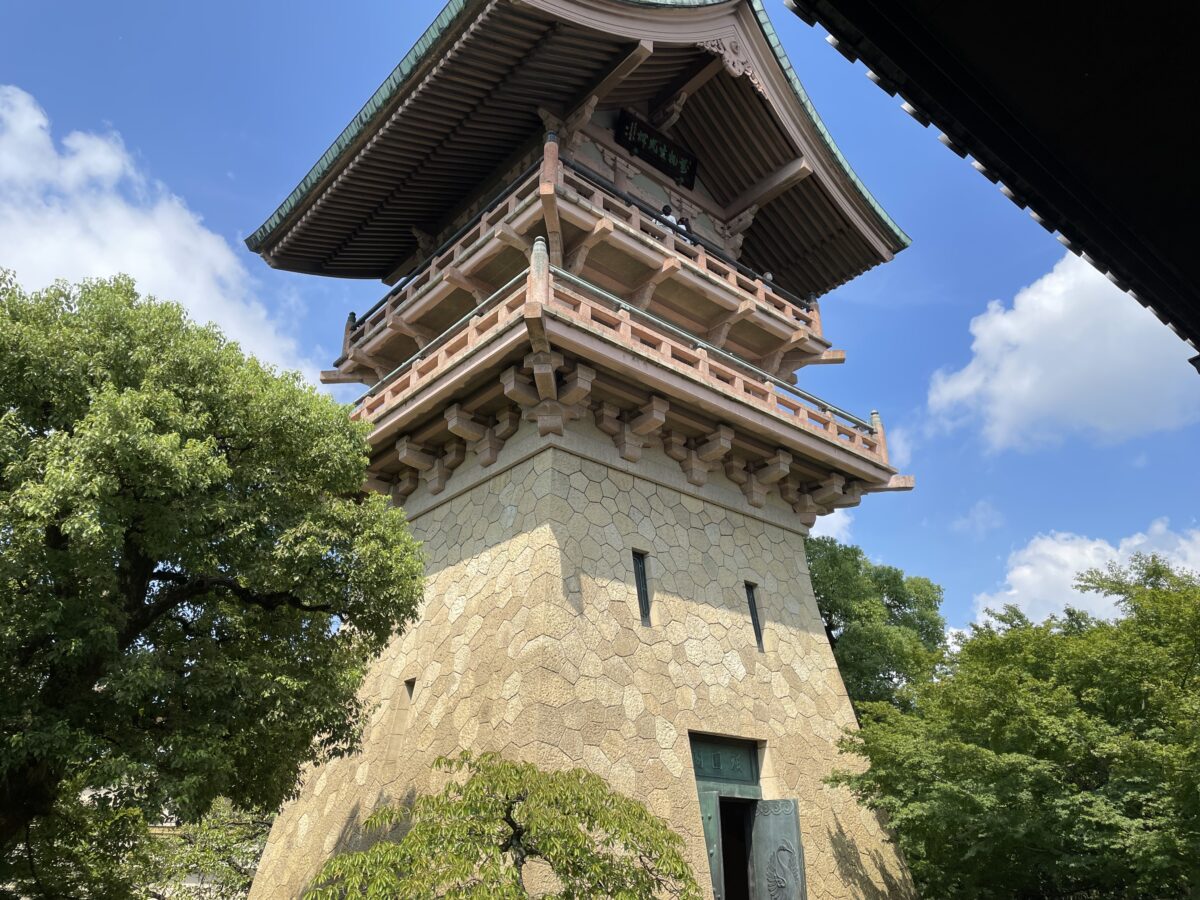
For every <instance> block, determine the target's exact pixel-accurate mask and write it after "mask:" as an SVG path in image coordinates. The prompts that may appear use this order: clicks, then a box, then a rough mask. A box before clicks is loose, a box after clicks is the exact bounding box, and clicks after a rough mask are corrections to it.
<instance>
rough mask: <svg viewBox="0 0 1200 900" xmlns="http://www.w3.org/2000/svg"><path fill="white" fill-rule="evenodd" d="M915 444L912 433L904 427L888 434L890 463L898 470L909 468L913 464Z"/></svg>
mask: <svg viewBox="0 0 1200 900" xmlns="http://www.w3.org/2000/svg"><path fill="white" fill-rule="evenodd" d="M914 443H915V441H914V440H913V435H912V432H911V431H909V430H908V429H907V428H905V427H904V426H903V425H901V426H898V427H896V428H893V429H892V430H891V431H889V432H887V451H888V462H889V463H891V464H892V465H893V466H895V467H896V468H897V469H904V468H907V467H908V464H909V463H910V462H912V456H913V445H914Z"/></svg>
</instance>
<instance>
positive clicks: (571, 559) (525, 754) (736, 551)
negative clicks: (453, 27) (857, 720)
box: [251, 429, 912, 900]
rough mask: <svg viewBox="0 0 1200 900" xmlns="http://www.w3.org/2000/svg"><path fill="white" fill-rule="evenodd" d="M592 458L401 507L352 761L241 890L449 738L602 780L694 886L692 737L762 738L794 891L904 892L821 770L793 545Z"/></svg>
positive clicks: (826, 740) (370, 801) (268, 893)
mask: <svg viewBox="0 0 1200 900" xmlns="http://www.w3.org/2000/svg"><path fill="white" fill-rule="evenodd" d="M523 430H524V429H523ZM597 443H599V442H597ZM604 458H606V457H605V454H602V453H601V452H600V451H599V450H597V453H596V456H595V458H593V459H588V458H585V457H584V456H582V455H581V454H579V453H577V452H573V451H572V450H569V449H565V448H563V447H560V446H553V445H542V446H540V447H539V448H537V449H535V450H534V451H532V452H531V453H529V454H528V455H526V456H525V457H524V458H523V459H519V460H517V461H515V462H510V463H509V464H508V465H507V466H505V467H502V466H499V465H498V466H496V467H495V468H496V470H497V471H495V472H492V471H489V472H488V473H487V476H488V477H486V478H483V479H482V480H479V481H477V482H476V483H475V484H474V485H473V486H470V487H469V489H466V490H465V491H463V492H461V493H459V494H458V495H457V496H449V495H448V496H447V498H446V499H445V500H442V499H441V498H437V500H438V502H436V503H429V504H427V505H426V506H425V508H424V510H417V511H416V512H415V513H414V518H413V522H412V525H413V529H414V532H415V533H416V535H417V537H418V538H420V539H421V540H422V541H424V547H425V552H426V555H427V561H428V565H427V571H428V587H427V591H426V598H425V606H424V610H423V614H422V617H421V619H420V621H419V623H418V624H416V625H415V626H414V627H412V628H411V629H410V630H409V631H408V632H407V633H406V634H405V635H403V636H402V637H400V638H399V639H397V640H396V641H395V642H394V643H393V644H392V646H391V647H390V648H389V649H388V651H387V652H386V653H385V654H384V656H383V657H382V658H381V659H380V660H379V661H378V662H377V663H376V665H375V666H374V668H373V670H372V671H371V673H370V675H369V677H368V679H367V681H366V683H365V685H364V692H365V696H366V697H367V698H368V699H369V700H370V701H372V702H373V703H375V704H377V705H376V707H375V710H374V712H373V714H372V715H371V717H370V719H369V722H368V723H367V727H366V730H365V734H364V740H363V750H362V752H361V753H360V754H358V755H356V756H354V757H351V758H346V759H342V760H338V761H335V762H334V763H332V764H330V765H328V766H325V767H322V768H318V769H315V770H313V771H310V772H308V773H307V774H306V777H305V780H304V783H303V786H302V789H301V791H300V794H299V796H298V798H297V799H296V800H294V801H293V802H291V803H290V804H289V805H288V806H287V807H286V808H285V809H284V811H283V812H282V814H281V815H280V817H279V819H278V820H277V821H276V823H275V826H274V828H273V829H272V832H271V836H270V840H269V842H268V845H267V849H266V851H265V853H264V856H263V860H262V864H261V867H260V870H259V874H258V877H257V880H256V881H255V885H254V890H253V892H252V894H251V896H252V898H255V900H263V898H284V897H297V896H299V895H300V893H301V892H302V890H303V888H304V885H305V884H306V883H307V881H308V880H309V879H310V878H311V877H312V875H313V874H314V873H315V871H316V869H317V868H318V867H319V865H320V864H321V863H322V862H323V861H324V860H325V859H326V858H327V857H328V856H329V855H330V854H331V853H333V852H334V851H335V850H337V849H342V848H347V847H351V846H354V844H355V840H356V838H355V833H356V830H357V828H358V825H359V823H360V822H361V821H362V820H363V819H364V818H366V816H367V815H369V814H370V812H371V811H372V810H373V809H374V808H375V807H376V805H377V804H379V803H382V802H387V801H393V800H404V799H406V798H411V797H412V796H414V795H415V794H416V793H421V792H427V791H431V790H436V789H437V788H439V787H440V784H441V781H440V776H438V775H436V774H435V773H432V772H431V770H430V765H431V763H432V762H433V760H434V758H435V757H437V756H438V755H441V754H453V753H455V752H457V751H458V750H460V749H462V748H471V749H474V750H478V751H483V750H495V751H499V752H501V753H503V754H505V755H507V756H510V757H514V758H520V759H525V760H529V761H531V762H534V763H536V764H538V765H541V766H544V767H571V766H583V767H585V768H587V769H590V770H591V771H593V772H596V773H598V774H600V775H602V776H603V777H604V778H606V779H607V780H608V781H609V782H610V783H611V784H612V785H613V786H614V787H615V788H616V789H617V790H620V791H622V792H624V793H626V794H629V795H631V796H635V797H638V798H640V799H642V800H643V801H645V802H646V803H647V804H648V805H649V807H650V808H651V809H652V810H653V811H654V812H655V813H657V814H659V815H661V816H663V817H664V818H666V819H667V820H668V822H670V824H671V825H672V827H674V828H675V829H676V831H678V832H679V833H680V834H681V835H682V836H683V837H684V839H685V840H686V842H687V848H688V856H689V859H690V861H691V863H692V865H693V867H694V869H695V872H696V876H697V879H698V880H699V881H700V882H701V884H703V885H704V886H705V887H706V889H707V885H708V878H709V876H708V863H707V854H706V852H705V847H704V840H703V834H702V830H701V822H700V811H699V805H698V801H697V795H696V785H695V780H694V776H693V771H692V762H691V755H690V752H689V743H688V732H689V731H697V732H707V733H713V734H722V735H729V736H734V737H739V738H745V739H751V740H757V741H760V742H762V743H763V744H765V748H766V749H765V754H763V756H762V769H763V771H762V786H763V793H764V796H765V797H766V798H782V797H789V798H796V799H798V800H799V803H800V809H801V828H802V832H803V840H804V850H805V860H806V866H807V878H808V890H809V896H810V897H811V898H814V900H824V898H843V897H869V898H882V897H906V896H911V895H912V888H911V884H910V880H909V877H908V875H907V872H906V871H905V869H904V866H903V863H902V862H901V860H900V859H899V858H898V855H897V853H896V851H895V850H894V848H893V846H892V845H891V844H890V843H888V840H887V836H886V833H885V831H884V830H883V828H882V827H881V825H880V823H879V822H878V820H877V819H876V817H875V816H874V815H873V814H872V813H870V812H868V811H867V810H865V809H863V808H861V807H860V806H858V805H857V804H856V803H855V802H854V801H853V799H852V798H851V797H850V796H849V795H848V794H847V793H846V792H844V791H842V790H835V789H833V788H830V787H828V786H826V785H825V784H823V783H822V779H823V778H824V777H825V776H826V775H827V774H829V772H830V771H831V770H832V769H833V768H834V767H835V766H839V765H840V766H847V765H850V764H851V761H850V760H847V759H845V758H839V756H838V753H837V748H836V746H835V743H836V741H837V738H838V736H839V734H840V732H841V730H842V729H843V728H844V727H846V726H848V725H852V724H853V722H854V716H853V713H852V711H851V707H850V703H849V700H848V699H847V697H846V693H845V689H844V688H843V685H842V681H841V678H840V676H839V674H838V671H837V667H836V664H835V662H834V659H833V655H832V651H831V650H830V647H829V644H828V641H827V640H826V637H825V633H824V629H823V626H822V623H821V620H820V617H819V614H818V612H817V607H816V603H815V601H814V599H813V594H812V588H811V585H810V582H809V575H808V570H807V563H806V561H805V556H804V544H803V538H802V537H801V536H800V535H799V534H798V533H796V532H794V531H791V530H789V529H787V528H785V527H781V526H780V525H779V524H772V523H771V522H769V521H767V520H765V519H764V518H761V517H756V516H754V515H753V514H752V510H750V508H749V507H748V506H747V507H746V509H745V511H744V513H740V512H737V511H734V510H731V509H730V508H729V507H728V506H725V505H718V504H716V503H711V502H707V501H706V500H705V499H704V497H703V495H702V494H701V492H700V489H695V492H688V491H686V490H683V489H680V488H679V487H676V486H665V485H663V484H662V483H656V481H652V480H649V479H647V478H642V477H637V476H636V475H635V474H634V473H632V472H630V471H621V470H620V469H619V468H617V467H616V466H615V465H608V464H604V463H602V462H597V461H595V459H604ZM419 499H420V498H414V500H419ZM418 505H419V504H418ZM412 508H413V504H410V509H412ZM634 550H640V551H644V552H646V553H647V554H648V564H649V565H648V576H649V585H650V592H651V597H652V615H651V619H652V621H651V625H650V626H649V627H645V626H643V625H642V624H641V619H640V615H639V611H638V601H637V595H636V589H635V586H634V579H633V564H632V551H634ZM747 581H750V582H753V583H755V584H756V585H757V586H758V605H759V614H760V616H761V621H762V628H763V642H764V646H765V651H763V652H760V651H759V650H758V648H757V645H756V643H755V639H754V633H753V629H752V626H751V622H750V616H749V611H748V608H747V603H746V594H745V589H744V584H745V582H747ZM410 679H413V680H414V681H413V693H412V699H411V701H410V700H409V696H408V689H407V685H406V682H407V681H409V680H410Z"/></svg>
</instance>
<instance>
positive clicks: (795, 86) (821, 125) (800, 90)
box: [750, 0, 912, 252]
mask: <svg viewBox="0 0 1200 900" xmlns="http://www.w3.org/2000/svg"><path fill="white" fill-rule="evenodd" d="M750 7H751V9H753V10H754V17H755V18H756V19H757V20H758V26H759V27H760V28H761V29H762V32H763V37H765V38H766V39H767V43H768V44H770V45H771V50H772V52H774V54H775V59H776V61H777V62H778V63H779V67H780V68H781V69H782V70H783V73H784V75H785V76H787V80H788V84H790V85H791V88H792V92H793V93H794V94H795V95H796V99H797V100H799V101H800V105H801V106H803V107H804V109H805V110H806V111H807V112H808V115H809V118H811V119H812V122H813V126H814V127H815V128H816V129H817V132H818V133H819V134H820V135H821V140H822V141H824V143H825V146H826V147H828V148H829V152H830V153H832V154H833V157H834V159H836V160H837V163H838V165H839V166H841V168H842V171H843V172H845V173H846V177H847V178H849V179H850V181H851V183H853V185H854V187H855V189H856V190H857V191H858V193H859V195H860V196H861V197H862V199H863V200H864V201H865V202H866V204H867V205H868V206H869V207H870V208H871V209H872V210H873V211H874V213H875V215H876V216H878V218H879V221H880V222H881V223H882V224H883V226H884V227H885V228H886V229H887V231H888V232H890V233H891V235H892V237H893V238H894V239H895V242H896V243H895V245H894V248H893V250H894V252H899V251H900V250H903V249H904V248H905V247H907V246H909V245H910V244H911V243H912V238H910V237H909V236H908V234H906V233H905V231H904V229H902V228H901V227H900V226H899V225H897V224H896V222H895V220H894V219H892V217H891V216H890V215H888V213H887V211H886V210H885V209H884V208H883V207H882V206H881V205H880V204H879V201H878V200H876V199H875V196H874V195H873V194H872V193H871V192H870V191H869V190H868V189H867V186H866V185H865V184H863V181H862V179H861V178H859V177H858V173H857V172H855V171H854V167H853V166H852V165H850V161H849V160H848V159H846V157H845V156H844V155H843V154H842V151H841V148H840V147H838V145H837V141H835V140H834V139H833V135H832V134H830V133H829V129H828V128H826V127H825V121H824V120H823V119H822V118H821V114H820V113H819V112H817V108H816V107H815V106H813V102H812V100H811V99H810V98H809V96H808V91H806V90H805V89H804V85H803V84H802V83H801V82H800V77H799V76H798V75H797V74H796V70H795V69H794V68H793V67H792V61H791V60H790V59H788V55H787V51H785V50H784V49H783V42H782V41H780V40H779V35H778V34H777V33H776V31H775V26H774V25H772V24H771V18H770V17H769V16H768V15H767V11H766V9H765V7H763V4H762V0H750Z"/></svg>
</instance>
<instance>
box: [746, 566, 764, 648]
mask: <svg viewBox="0 0 1200 900" xmlns="http://www.w3.org/2000/svg"><path fill="white" fill-rule="evenodd" d="M746 604H747V605H748V606H749V607H750V624H751V625H753V626H754V641H755V643H757V644H758V649H759V651H760V652H761V651H762V649H763V642H762V623H761V622H759V621H758V597H757V595H756V592H755V588H754V585H753V584H751V583H750V582H749V581H747V582H746Z"/></svg>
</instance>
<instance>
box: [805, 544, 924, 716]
mask: <svg viewBox="0 0 1200 900" xmlns="http://www.w3.org/2000/svg"><path fill="white" fill-rule="evenodd" d="M805 549H806V551H807V554H808V567H809V571H810V573H811V575H812V584H813V592H814V593H815V594H816V598H817V606H818V608H819V609H820V611H821V618H822V619H823V620H824V621H825V631H826V633H827V634H828V635H829V640H830V643H832V644H833V655H834V657H835V658H836V659H837V663H838V669H839V670H840V671H841V674H842V681H843V682H845V685H846V692H847V693H848V694H849V695H850V699H851V700H852V701H853V702H854V704H855V707H856V708H857V707H858V706H859V705H860V704H861V703H864V702H870V701H883V702H887V703H892V704H896V705H903V704H904V703H905V702H906V701H905V693H904V690H903V689H904V688H905V686H906V685H911V684H917V683H920V682H923V681H928V680H929V678H931V677H932V675H933V672H934V669H935V667H936V666H937V664H938V662H939V661H940V660H941V657H942V653H943V651H944V649H945V630H946V622H945V620H944V619H943V618H942V616H941V613H940V612H939V610H940V608H941V605H942V589H941V588H940V587H939V586H938V585H936V584H934V583H933V582H932V581H930V580H929V579H928V578H918V577H911V576H906V575H905V574H904V573H903V572H902V571H900V570H899V569H897V568H894V567H892V566H877V565H875V564H874V563H872V562H871V561H870V560H868V559H867V557H866V554H865V553H863V551H862V550H861V549H859V548H858V547H853V546H848V545H845V544H839V543H838V542H837V541H836V540H834V539H833V538H827V537H818V538H809V539H808V540H807V541H805Z"/></svg>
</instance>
